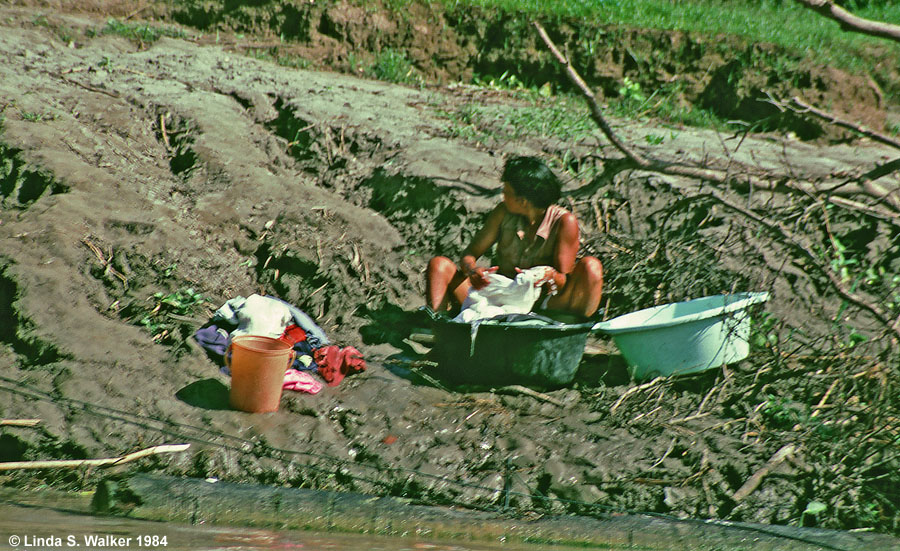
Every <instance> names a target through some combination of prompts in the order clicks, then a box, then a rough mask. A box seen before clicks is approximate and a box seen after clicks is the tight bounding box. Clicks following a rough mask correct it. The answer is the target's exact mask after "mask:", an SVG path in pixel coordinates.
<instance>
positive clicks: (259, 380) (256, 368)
mask: <svg viewBox="0 0 900 551" xmlns="http://www.w3.org/2000/svg"><path fill="white" fill-rule="evenodd" d="M292 363H294V349H293V347H292V346H291V345H290V344H289V343H287V342H285V341H283V340H281V339H273V338H272V337H263V336H258V335H241V336H239V337H235V338H233V339H232V340H231V344H229V345H228V350H226V351H225V365H227V366H228V368H229V369H230V370H231V392H230V394H229V402H230V403H231V407H233V408H235V409H239V410H241V411H246V412H249V413H263V412H268V411H278V404H279V403H280V402H281V389H282V386H283V385H284V372H285V371H287V370H288V368H289V367H290V366H291V364H292Z"/></svg>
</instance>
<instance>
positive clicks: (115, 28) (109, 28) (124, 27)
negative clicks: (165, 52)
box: [102, 19, 187, 44]
mask: <svg viewBox="0 0 900 551" xmlns="http://www.w3.org/2000/svg"><path fill="white" fill-rule="evenodd" d="M102 34H116V35H119V36H123V37H125V38H128V39H130V40H136V41H138V42H140V43H142V44H143V43H153V42H156V41H157V40H159V39H160V37H163V36H167V37H170V38H185V37H186V36H187V34H186V33H185V32H184V31H182V30H180V29H174V28H167V27H154V26H151V25H147V24H139V23H126V22H123V21H119V20H118V19H110V20H108V21H107V22H106V27H104V28H103V31H102Z"/></svg>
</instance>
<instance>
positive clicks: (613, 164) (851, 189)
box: [532, 21, 900, 224]
mask: <svg viewBox="0 0 900 551" xmlns="http://www.w3.org/2000/svg"><path fill="white" fill-rule="evenodd" d="M532 24H533V25H534V27H535V28H536V29H537V32H538V34H539V35H540V36H541V39H542V40H543V41H544V44H545V45H546V46H547V48H548V49H549V50H550V52H551V53H552V54H553V56H554V57H555V58H556V60H557V61H558V62H559V63H560V64H561V65H562V66H563V67H565V70H566V75H567V76H568V78H569V80H570V81H571V82H572V83H573V84H574V85H575V86H576V87H577V88H578V90H579V91H580V92H581V95H582V96H583V97H584V99H585V101H586V102H587V104H588V108H589V109H590V112H591V119H592V120H593V121H594V122H595V123H596V124H597V126H598V127H599V128H600V130H601V131H602V132H603V135H604V136H606V138H607V139H608V140H609V141H610V143H612V145H613V146H614V147H615V148H616V149H617V150H619V151H620V152H621V153H622V154H623V155H625V158H624V159H614V160H611V161H610V162H608V163H607V164H608V166H604V170H603V174H601V175H600V177H598V178H596V179H595V180H594V182H593V183H591V184H587V185H586V186H583V187H582V188H580V189H578V190H575V192H574V194H575V195H587V194H590V193H592V192H593V191H594V190H596V188H597V187H599V186H600V185H602V184H603V182H605V181H609V180H611V179H612V177H614V176H615V175H616V174H618V173H619V172H622V171H624V170H628V169H638V170H646V171H650V172H656V173H659V174H665V175H669V176H681V177H684V178H689V179H693V180H700V181H706V182H711V183H716V184H724V185H732V184H734V183H740V184H745V185H748V186H750V187H751V188H753V189H760V190H775V189H777V188H788V189H791V190H794V191H796V192H799V193H802V194H805V195H814V196H821V195H822V194H823V192H825V191H827V194H826V200H828V201H829V202H831V198H832V195H840V196H844V197H848V196H849V197H853V196H855V195H858V194H859V193H864V194H866V195H869V196H871V197H872V198H873V199H875V200H876V201H884V202H886V203H887V204H888V206H889V207H890V208H891V209H892V210H894V211H900V197H894V196H893V195H894V193H893V192H888V191H887V190H885V189H883V188H882V187H881V186H873V185H871V182H869V183H868V185H859V186H847V185H845V184H842V185H840V186H835V187H833V188H832V189H830V190H822V189H820V188H819V187H818V186H816V185H815V184H812V183H805V182H797V181H794V180H793V179H792V178H791V177H789V176H786V175H780V174H767V173H763V174H760V175H753V174H748V173H746V172H745V173H743V174H742V175H741V177H740V179H739V180H738V179H737V178H735V177H734V170H718V169H714V168H704V167H699V166H695V165H686V164H679V163H673V162H667V161H662V160H659V159H653V158H648V157H645V156H644V155H642V154H640V153H639V152H637V151H635V150H634V149H632V148H631V147H629V146H628V145H627V144H626V143H625V142H623V141H622V140H621V139H620V138H619V137H618V136H617V135H616V133H615V132H614V131H613V129H612V127H611V126H610V124H609V122H607V120H606V118H605V117H604V116H603V109H602V108H601V107H600V105H599V104H598V103H597V97H596V96H595V95H594V92H593V91H592V90H591V89H590V87H589V86H588V85H587V83H585V81H584V79H582V78H581V75H579V74H578V71H576V70H575V68H574V67H572V65H571V64H570V63H569V60H568V59H567V58H566V56H565V55H563V54H562V52H560V51H559V48H557V46H556V44H554V42H553V40H552V39H551V38H550V36H549V35H548V34H547V31H546V30H544V27H543V26H542V25H541V24H540V23H538V22H537V21H533V22H532ZM898 145H900V144H898ZM841 206H844V207H849V208H853V206H852V203H850V204H848V203H842V204H841ZM863 212H865V209H864V210H863ZM889 219H890V220H891V221H892V222H893V223H895V224H900V222H897V220H898V217H897V216H896V215H892V216H890V217H889Z"/></svg>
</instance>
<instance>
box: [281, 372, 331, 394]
mask: <svg viewBox="0 0 900 551" xmlns="http://www.w3.org/2000/svg"><path fill="white" fill-rule="evenodd" d="M282 388H283V389H284V390H296V391H297V392H308V393H310V394H316V393H318V392H319V391H320V390H322V383H320V382H319V381H317V380H315V379H314V378H313V376H312V375H310V374H309V373H306V372H305V371H300V370H298V369H288V370H287V371H286V372H285V374H284V386H282Z"/></svg>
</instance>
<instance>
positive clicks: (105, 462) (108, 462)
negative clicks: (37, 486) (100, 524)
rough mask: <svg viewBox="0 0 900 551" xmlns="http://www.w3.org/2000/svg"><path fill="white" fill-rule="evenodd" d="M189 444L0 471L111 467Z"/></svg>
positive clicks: (1, 466)
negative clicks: (102, 457)
mask: <svg viewBox="0 0 900 551" xmlns="http://www.w3.org/2000/svg"><path fill="white" fill-rule="evenodd" d="M190 446H191V445H190V444H166V445H162V446H154V447H152V448H147V449H145V450H140V451H136V452H133V453H129V454H127V455H123V456H121V457H108V458H104V459H61V460H51V461H7V462H5V463H0V471H14V470H27V469H61V468H74V467H97V466H112V465H121V464H123V463H128V462H130V461H134V460H136V459H141V458H143V457H147V456H150V455H157V454H161V453H175V452H182V451H184V450H186V449H188V448H189V447H190Z"/></svg>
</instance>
